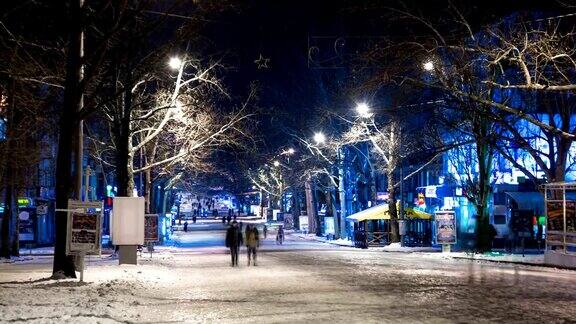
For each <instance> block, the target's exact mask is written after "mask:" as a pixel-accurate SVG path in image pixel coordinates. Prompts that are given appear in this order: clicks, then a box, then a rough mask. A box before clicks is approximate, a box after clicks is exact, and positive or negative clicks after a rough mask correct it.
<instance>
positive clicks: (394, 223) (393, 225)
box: [387, 170, 400, 243]
mask: <svg viewBox="0 0 576 324" xmlns="http://www.w3.org/2000/svg"><path fill="white" fill-rule="evenodd" d="M387 176H388V213H390V242H391V243H395V242H400V230H399V228H398V211H397V209H396V188H395V186H394V184H395V183H396V181H395V180H396V179H395V177H394V170H389V171H388V175H387Z"/></svg>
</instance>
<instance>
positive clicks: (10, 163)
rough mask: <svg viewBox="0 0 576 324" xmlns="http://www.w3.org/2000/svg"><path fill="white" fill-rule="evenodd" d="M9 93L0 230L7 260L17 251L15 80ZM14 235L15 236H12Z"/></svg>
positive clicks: (2, 251) (0, 249) (0, 252)
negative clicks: (14, 150)
mask: <svg viewBox="0 0 576 324" xmlns="http://www.w3.org/2000/svg"><path fill="white" fill-rule="evenodd" d="M9 81H10V93H9V94H8V98H9V100H10V103H9V109H10V110H9V111H8V114H7V115H8V116H7V117H8V121H7V129H6V138H7V140H6V147H5V151H4V159H5V163H4V165H5V169H4V179H3V180H4V184H5V187H4V189H5V191H4V214H3V216H2V228H1V229H0V237H1V238H0V257H5V258H7V259H9V258H10V256H17V255H18V254H19V251H17V250H14V249H13V247H14V246H13V242H14V235H16V240H18V227H17V224H16V223H17V222H16V220H17V219H18V215H17V214H18V211H17V208H18V207H17V205H16V198H15V196H16V190H15V188H14V184H15V180H16V179H15V171H16V170H14V158H15V157H13V156H12V154H13V148H14V141H15V138H16V136H17V134H16V126H15V123H16V116H15V115H16V100H15V90H16V89H15V80H14V79H13V78H10V80H9ZM14 233H16V234H14Z"/></svg>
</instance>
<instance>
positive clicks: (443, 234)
mask: <svg viewBox="0 0 576 324" xmlns="http://www.w3.org/2000/svg"><path fill="white" fill-rule="evenodd" d="M434 224H435V229H436V243H438V244H456V214H455V213H454V211H451V210H446V211H444V210H443V211H437V212H436V213H434Z"/></svg>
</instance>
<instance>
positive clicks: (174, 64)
mask: <svg viewBox="0 0 576 324" xmlns="http://www.w3.org/2000/svg"><path fill="white" fill-rule="evenodd" d="M168 66H170V68H171V69H172V70H178V69H180V67H181V66H182V60H181V59H180V58H179V57H177V56H173V57H171V58H170V61H168Z"/></svg>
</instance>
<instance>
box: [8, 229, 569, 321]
mask: <svg viewBox="0 0 576 324" xmlns="http://www.w3.org/2000/svg"><path fill="white" fill-rule="evenodd" d="M203 235H208V234H203ZM212 235H214V238H213V241H214V242H216V241H217V237H218V236H219V235H222V233H213V234H212ZM182 239H184V238H182ZM191 241H194V238H192V239H191ZM286 243H287V244H285V245H283V246H276V245H275V244H273V242H272V241H271V240H268V241H266V242H265V245H264V246H263V249H262V250H263V251H262V252H263V253H262V254H261V256H260V259H259V266H258V267H247V266H246V265H245V264H244V262H246V257H245V256H244V255H242V258H241V260H240V261H241V266H240V267H239V268H231V267H229V265H228V262H229V258H228V255H227V254H225V252H226V251H225V249H224V248H222V247H221V246H218V245H215V244H208V245H207V246H204V247H197V246H195V245H194V246H193V247H171V248H160V249H159V252H158V253H156V254H154V256H153V257H152V259H150V258H149V255H148V254H144V255H143V256H142V257H141V259H140V265H139V266H118V265H117V260H110V259H108V258H103V259H99V260H97V261H92V262H91V263H90V264H89V267H88V270H87V272H86V274H85V279H86V280H87V283H85V284H80V283H78V282H77V281H63V282H54V281H51V280H44V278H46V277H48V276H49V274H50V269H51V263H50V262H51V259H50V257H48V256H35V257H34V258H33V259H32V260H28V261H23V262H17V263H12V264H0V322H18V321H30V322H38V323H46V322H69V323H92V322H93V323H96V322H100V323H115V322H123V323H132V322H135V323H136V322H137V323H150V322H154V323H157V322H162V323H181V322H218V323H263V322H265V323H270V322H290V323H294V322H328V321H331V322H362V323H370V322H373V323H375V322H378V323H382V322H390V323H397V322H523V323H526V322H532V323H537V322H544V321H546V322H549V321H555V322H562V321H567V322H569V321H573V320H574V319H576V272H573V271H566V270H555V269H545V268H535V267H525V266H512V265H498V264H489V263H486V264H484V263H478V262H477V261H467V260H454V259H451V258H443V257H441V255H436V256H435V255H429V254H419V253H412V254H405V253H384V252H375V251H363V250H357V249H351V248H345V247H337V246H333V245H328V244H323V243H317V242H308V241H303V240H301V239H295V240H294V241H288V242H286Z"/></svg>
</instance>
